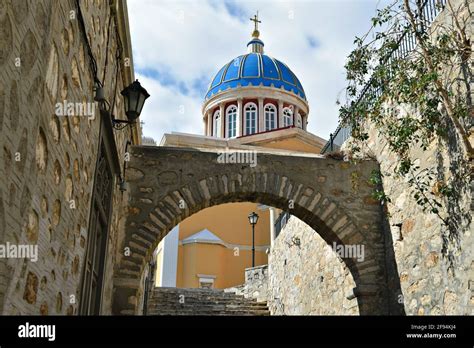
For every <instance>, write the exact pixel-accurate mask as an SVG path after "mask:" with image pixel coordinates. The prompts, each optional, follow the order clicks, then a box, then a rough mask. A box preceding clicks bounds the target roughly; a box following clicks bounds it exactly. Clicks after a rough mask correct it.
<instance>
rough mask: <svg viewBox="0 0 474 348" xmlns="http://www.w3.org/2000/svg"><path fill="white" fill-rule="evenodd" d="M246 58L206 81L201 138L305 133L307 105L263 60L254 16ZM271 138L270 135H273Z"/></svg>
mask: <svg viewBox="0 0 474 348" xmlns="http://www.w3.org/2000/svg"><path fill="white" fill-rule="evenodd" d="M250 20H251V21H253V22H255V29H254V31H253V32H252V39H251V40H250V41H249V43H248V44H247V49H248V53H246V54H242V55H240V56H238V57H237V58H234V59H232V60H231V61H229V62H228V63H227V64H225V65H224V66H223V67H222V68H220V69H219V71H218V72H217V74H216V75H215V76H214V78H213V79H212V81H211V83H210V85H209V88H208V90H207V92H206V95H205V97H204V103H203V105H202V118H203V124H204V134H205V135H207V136H213V137H218V138H228V139H230V138H238V137H245V136H250V135H254V134H259V133H267V132H272V131H275V130H282V129H287V128H293V127H296V128H300V129H302V130H304V131H305V130H306V125H307V123H308V113H309V105H308V101H307V100H306V94H305V92H304V89H303V86H302V85H301V82H300V81H299V80H298V78H297V77H296V75H295V74H294V73H293V72H292V71H291V70H290V68H288V66H287V65H286V64H285V63H283V62H281V61H279V60H278V59H275V58H272V57H270V56H269V55H267V54H265V53H264V51H263V48H264V43H263V41H262V40H261V39H260V38H259V36H260V32H259V31H258V23H260V21H259V20H258V14H257V15H255V16H254V18H250ZM274 134H276V133H274Z"/></svg>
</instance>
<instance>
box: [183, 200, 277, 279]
mask: <svg viewBox="0 0 474 348" xmlns="http://www.w3.org/2000/svg"><path fill="white" fill-rule="evenodd" d="M253 211H254V212H256V213H257V214H258V215H259V219H258V222H257V225H256V226H255V246H256V247H257V248H258V247H259V246H260V247H267V246H269V245H270V213H269V210H268V209H267V210H263V211H262V210H259V209H258V208H257V204H256V203H249V202H243V203H228V204H222V205H218V206H214V207H211V208H207V209H204V210H201V211H200V212H198V213H196V214H194V215H192V216H190V217H189V218H187V219H186V220H184V221H182V222H181V223H180V225H179V240H180V242H182V240H184V239H186V238H187V237H189V236H191V235H193V234H195V233H197V232H200V231H202V230H204V229H208V230H209V231H211V232H212V233H213V234H215V235H216V236H217V237H219V238H220V239H221V240H222V241H223V242H224V243H226V245H227V247H226V246H224V245H221V244H211V243H190V244H185V245H182V244H181V243H180V245H179V246H178V266H177V275H176V286H177V287H181V288H189V287H199V278H198V276H197V275H198V274H205V275H214V276H216V279H215V281H214V287H215V288H226V287H231V286H235V285H240V284H243V282H244V271H245V268H247V267H251V266H252V253H251V250H245V249H250V248H251V246H252V229H251V226H250V224H249V221H248V215H249V214H250V213H251V212H253ZM236 247H237V248H238V251H236V249H234V248H236ZM267 262H268V258H267V254H266V253H265V251H264V250H262V251H259V250H256V252H255V265H263V264H266V263H267Z"/></svg>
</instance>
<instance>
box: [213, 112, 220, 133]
mask: <svg viewBox="0 0 474 348" xmlns="http://www.w3.org/2000/svg"><path fill="white" fill-rule="evenodd" d="M212 119H213V123H212V136H214V137H220V136H221V112H220V111H219V110H217V111H216V112H215V113H214V117H213V118H212Z"/></svg>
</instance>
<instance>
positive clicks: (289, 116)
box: [283, 108, 293, 127]
mask: <svg viewBox="0 0 474 348" xmlns="http://www.w3.org/2000/svg"><path fill="white" fill-rule="evenodd" d="M291 125H293V111H291V109H290V108H283V127H289V126H291Z"/></svg>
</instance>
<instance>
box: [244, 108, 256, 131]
mask: <svg viewBox="0 0 474 348" xmlns="http://www.w3.org/2000/svg"><path fill="white" fill-rule="evenodd" d="M254 133H257V105H255V104H254V103H248V104H246V105H245V134H246V135H248V134H254Z"/></svg>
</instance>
